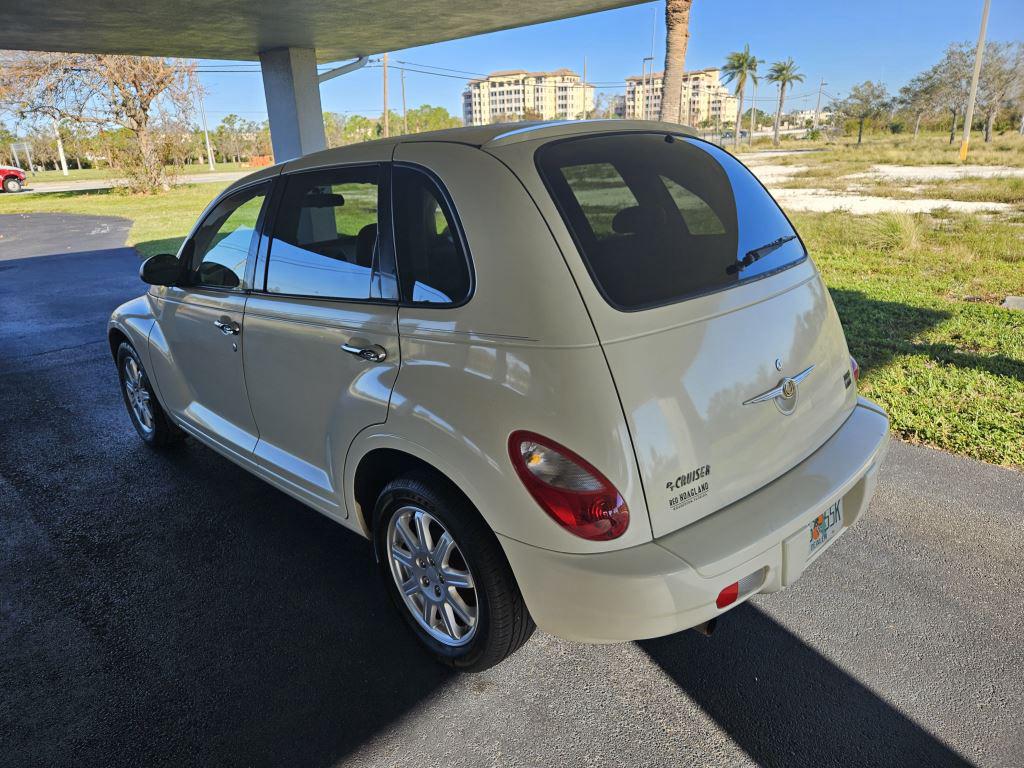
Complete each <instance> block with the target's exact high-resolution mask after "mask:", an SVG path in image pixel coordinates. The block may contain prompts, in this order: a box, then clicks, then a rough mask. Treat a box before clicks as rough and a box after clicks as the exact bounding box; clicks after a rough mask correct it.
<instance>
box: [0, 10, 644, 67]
mask: <svg viewBox="0 0 1024 768" xmlns="http://www.w3.org/2000/svg"><path fill="white" fill-rule="evenodd" d="M636 1H637V0H518V1H517V2H516V3H514V4H513V5H510V4H508V3H493V2H484V1H483V0H448V2H446V3H444V5H443V8H442V7H441V6H439V5H438V3H436V2H434V0H375V2H365V0H273V1H272V2H253V0H174V2H167V0H134V2H131V3H125V2H124V0H46V2H39V1H38V0H8V2H6V3H5V4H4V7H5V8H6V11H5V12H4V23H3V24H2V25H0V49H4V48H7V49H15V50H27V51H71V52H77V53H114V54H133V55H141V56H177V57H183V58H209V59H250V60H252V59H256V58H258V54H259V52H260V51H266V50H270V49H272V48H283V47H297V48H315V49H316V52H317V59H318V61H321V62H328V61H338V60H340V59H347V58H352V57H355V56H362V55H368V54H371V53H378V52H381V51H398V50H402V49H405V48H412V47H414V46H417V45H425V44H427V43H435V42H439V41H442V40H454V39H458V38H461V37H468V36H470V35H479V34H482V33H484V32H494V31H497V30H500V29H510V28H513V27H521V26H525V25H528V24H536V23H539V22H543V21H552V20H554V19H564V18H568V17H570V16H579V15H582V14H585V13H592V12H594V11H603V10H606V9H608V8H618V7H622V6H626V5H632V4H634V3H635V2H636ZM439 14H440V17H439ZM439 18H441V19H442V21H439Z"/></svg>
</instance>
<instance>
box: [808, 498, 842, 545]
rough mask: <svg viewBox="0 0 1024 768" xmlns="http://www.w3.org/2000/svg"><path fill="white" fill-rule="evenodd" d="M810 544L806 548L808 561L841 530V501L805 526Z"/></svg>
mask: <svg viewBox="0 0 1024 768" xmlns="http://www.w3.org/2000/svg"><path fill="white" fill-rule="evenodd" d="M807 529H808V531H809V535H810V542H809V543H808V546H807V559H808V560H810V559H812V558H813V557H815V556H816V555H817V554H818V553H819V552H821V551H822V550H823V549H824V548H825V547H826V546H828V545H829V544H830V543H831V542H832V541H833V540H834V539H835V538H836V536H838V535H839V532H840V531H841V530H842V529H843V500H842V499H839V500H838V501H837V502H836V503H835V504H833V505H832V506H830V507H829V508H828V509H826V510H825V511H824V512H822V513H821V514H820V515H818V516H817V517H816V518H814V519H813V520H812V521H811V524H810V525H809V526H807Z"/></svg>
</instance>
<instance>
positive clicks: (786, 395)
mask: <svg viewBox="0 0 1024 768" xmlns="http://www.w3.org/2000/svg"><path fill="white" fill-rule="evenodd" d="M813 370H814V366H813V365H811V366H808V367H807V368H804V369H803V370H802V371H800V373H798V374H797V375H796V376H786V377H785V378H784V379H782V381H780V382H779V385H778V386H777V387H775V388H773V389H769V390H768V391H767V392H762V393H761V394H760V395H757V396H756V397H752V398H750V399H749V400H744V401H743V404H744V405H753V404H754V403H764V402H766V401H768V400H774V401H775V405H777V406H778V408H779V410H780V411H782V412H783V413H784V414H786V415H787V416H788V415H789V414H791V413H792V412H793V411H794V409H795V408H796V392H797V385H798V384H799V383H800V382H801V381H803V380H804V379H806V378H807V377H808V376H810V375H811V371H813Z"/></svg>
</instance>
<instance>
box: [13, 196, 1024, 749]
mask: <svg viewBox="0 0 1024 768" xmlns="http://www.w3.org/2000/svg"><path fill="white" fill-rule="evenodd" d="M118 222H119V220H108V221H103V220H94V221H84V220H70V219H67V218H65V219H64V220H63V222H58V221H56V220H48V219H46V218H45V217H39V216H33V217H20V216H17V217H12V216H0V234H2V235H3V237H2V238H0V535H2V540H0V542H2V543H0V649H2V656H0V764H3V765H10V766H19V767H20V766H55V765H71V764H75V765H102V766H121V765H124V766H140V765H146V766H151V765H174V766H180V765H287V766H330V765H360V766H378V765H379V766H393V765H410V766H489V765H515V766H578V765H593V766H617V765H623V766H625V765H629V766H669V765H671V766H680V765H693V766H733V765H755V764H756V765H771V766H846V765H858V766H861V765H863V766H916V765H930V766H963V765H982V766H1021V765H1024V607H1022V602H1024V600H1022V597H1021V596H1022V595H1024V566H1022V562H1024V529H1022V524H1021V515H1020V513H1021V508H1022V505H1024V501H1022V500H1024V474H1022V473H1018V472H1014V471H1011V470H1005V469H1000V468H997V467H992V466H988V465H985V464H981V463H978V462H974V461H970V460H966V459H960V458H957V457H953V456H950V455H947V454H944V453H941V452H938V451H933V450H929V449H925V448H918V447H913V446H908V445H904V444H901V443H896V444H894V445H893V447H892V450H891V452H890V457H889V460H888V463H887V465H886V467H885V468H884V470H883V473H882V480H881V487H880V490H879V493H878V496H877V497H876V500H875V501H874V503H873V504H872V507H871V509H870V510H869V512H868V513H867V514H866V517H865V519H863V520H862V521H861V523H860V524H859V525H858V526H857V527H856V528H854V529H852V530H851V531H850V532H849V533H848V534H847V535H846V536H845V537H844V538H843V540H841V541H840V542H838V543H837V545H836V546H835V548H834V549H833V550H832V552H831V554H830V555H829V556H826V557H823V558H822V559H820V560H818V561H817V563H815V565H814V566H813V567H812V568H811V569H810V571H809V572H808V573H807V575H806V577H805V578H804V579H803V580H801V581H800V582H799V583H798V584H797V585H796V586H794V587H793V588H792V589H790V590H788V591H786V592H784V593H780V594H777V595H771V596H765V597H760V598H756V599H755V600H753V601H752V602H751V603H749V604H747V605H745V606H743V607H741V608H739V609H737V610H736V611H735V612H733V613H732V614H730V615H729V616H728V617H727V619H726V620H725V621H723V622H722V623H721V624H720V626H719V629H718V631H717V632H716V633H715V635H713V636H712V637H711V638H705V637H702V636H699V635H697V634H696V633H693V632H688V633H683V634H681V635H675V636H671V637H666V638H661V639H657V640H650V641H644V642H640V643H628V644H622V645H613V646H588V645H581V644H575V643H567V642H562V641H560V640H557V639H555V638H553V637H550V636H547V635H543V634H540V633H538V634H537V635H535V636H534V638H533V640H532V641H531V642H530V643H529V644H528V645H527V646H526V647H525V648H523V649H522V650H521V651H520V652H519V653H518V654H517V655H516V656H514V657H513V658H512V659H510V660H509V661H508V662H506V663H505V664H503V665H501V666H499V667H497V668H495V669H493V670H491V671H489V672H487V673H484V674H481V675H475V676H455V675H452V674H450V673H449V672H448V671H446V670H445V669H443V668H441V667H439V666H435V665H434V664H433V663H432V662H431V661H430V660H429V659H428V658H427V657H426V655H425V654H424V653H422V652H420V650H419V648H418V646H417V645H416V644H415V642H414V641H413V640H412V638H411V636H409V635H408V634H407V632H406V630H405V629H404V627H403V626H402V625H401V623H400V620H399V618H398V617H397V616H396V615H395V614H394V613H393V611H392V608H391V607H390V606H389V605H388V604H387V603H386V600H385V595H384V593H383V591H382V589H381V588H380V587H378V585H377V583H376V581H375V574H374V572H373V569H372V567H371V565H372V561H371V558H372V553H371V551H370V548H369V546H368V545H367V544H366V543H365V542H363V541H362V540H360V539H359V538H357V537H356V536H354V535H353V534H351V533H348V532H346V531H344V530H342V529H341V528H340V527H338V526H336V525H335V524H333V523H331V522H330V521H329V520H328V519H327V518H324V517H322V516H320V515H318V514H316V513H315V512H312V511H311V510H308V509H306V508H305V507H303V506H302V505H300V504H299V503H298V502H296V501H294V500H292V499H290V498H289V497H286V496H285V495H283V494H281V493H279V492H277V491H275V490H273V489H272V488H270V487H269V486H267V485H265V484H264V483H262V482H261V481H259V480H257V479H256V478H254V477H252V476H250V475H248V474H247V473H245V472H244V471H242V470H241V469H238V468H237V467H235V466H234V465H233V464H231V463H229V462H228V461H226V460H225V459H222V458H220V457H219V456H218V455H217V454H215V453H213V452H212V451H210V450H208V449H206V448H204V447H202V446H200V445H198V444H196V443H193V442H189V443H187V444H186V445H184V446H181V447H180V448H177V449H175V450H172V451H170V452H166V453H159V452H153V451H150V450H147V449H145V448H144V447H143V446H142V444H141V443H140V441H139V440H138V438H137V437H136V435H135V433H134V431H133V429H132V427H131V424H130V422H129V420H128V416H127V415H126V413H125V412H124V406H123V404H122V402H121V399H120V395H119V393H118V388H117V376H116V372H115V369H114V366H113V364H112V362H111V359H110V353H109V349H108V347H107V343H106V340H105V338H104V332H105V321H106V318H107V316H108V314H109V312H110V310H111V309H112V308H113V307H114V306H116V305H117V304H119V303H120V302H121V301H123V300H125V299H127V298H130V297H131V296H134V295H137V294H139V293H141V292H142V290H143V286H142V284H141V283H140V282H139V281H138V278H137V268H138V258H137V256H136V254H135V253H134V251H132V250H131V249H127V248H122V247H118V246H119V245H120V244H121V243H122V242H123V237H124V231H125V229H124V227H123V226H122V224H123V222H122V223H121V224H119V223H118ZM107 225H109V226H107ZM29 227H34V228H36V229H35V231H38V232H47V233H49V235H48V236H50V237H51V239H50V240H48V241H47V242H46V244H45V247H41V246H40V245H39V243H38V239H37V238H34V237H31V236H30V234H29V232H30V231H29V229H27V228H29ZM62 228H63V229H62ZM61 231H64V232H65V235H66V236H65V237H64V238H63V239H61V238H60V237H57V236H56V235H53V233H54V232H56V233H60V232H61ZM70 232H73V233H74V234H73V235H72V234H68V233H70ZM118 233H120V234H118ZM41 251H42V252H41ZM48 254H56V255H48Z"/></svg>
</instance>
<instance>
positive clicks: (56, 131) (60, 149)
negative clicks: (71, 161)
mask: <svg viewBox="0 0 1024 768" xmlns="http://www.w3.org/2000/svg"><path fill="white" fill-rule="evenodd" d="M53 135H54V136H56V137H57V155H58V156H59V157H60V170H61V173H63V174H64V175H65V176H67V175H68V161H67V159H66V158H65V157H64V141H63V140H62V139H61V137H60V127H59V126H58V125H57V118H54V119H53Z"/></svg>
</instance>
